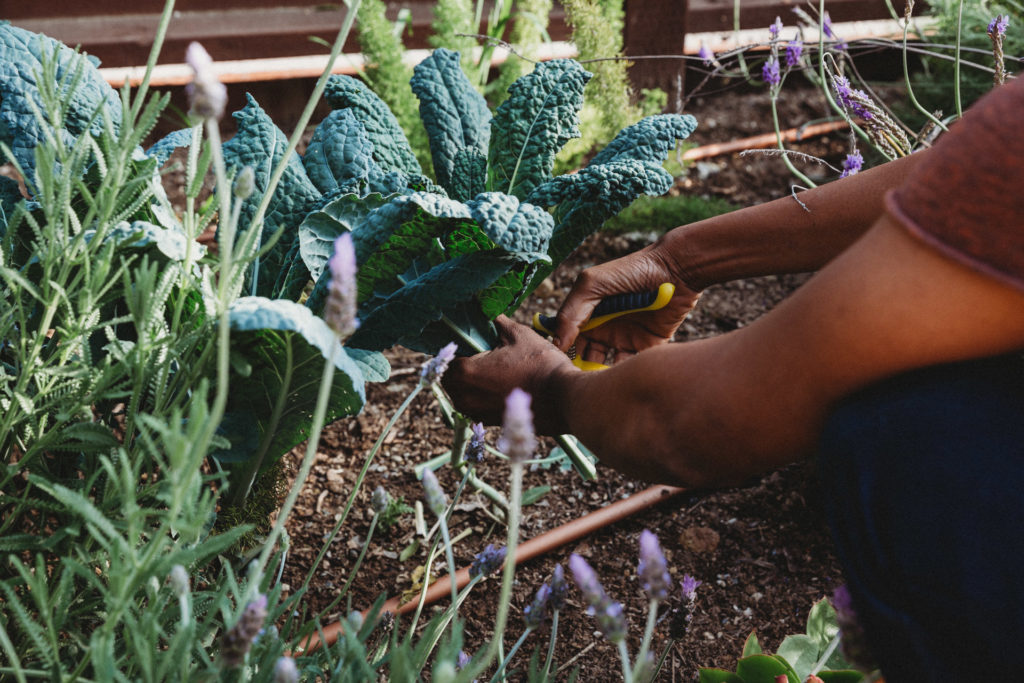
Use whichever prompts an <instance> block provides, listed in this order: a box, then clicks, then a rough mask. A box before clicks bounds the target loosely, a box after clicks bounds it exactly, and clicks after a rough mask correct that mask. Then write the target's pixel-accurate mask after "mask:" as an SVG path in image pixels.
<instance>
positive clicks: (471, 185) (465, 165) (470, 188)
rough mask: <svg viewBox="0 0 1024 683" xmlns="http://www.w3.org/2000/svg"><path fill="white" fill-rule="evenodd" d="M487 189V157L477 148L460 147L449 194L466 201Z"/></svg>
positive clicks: (456, 155) (453, 167)
mask: <svg viewBox="0 0 1024 683" xmlns="http://www.w3.org/2000/svg"><path fill="white" fill-rule="evenodd" d="M485 189H487V157H486V156H484V155H483V154H481V153H480V152H478V151H476V150H475V149H460V150H459V151H458V152H456V154H455V160H454V163H453V164H452V182H451V188H450V190H449V194H450V195H451V196H452V198H453V199H457V200H459V201H460V202H465V201H468V200H470V199H472V198H473V197H475V196H477V195H478V194H480V193H481V192H483V191H484V190H485Z"/></svg>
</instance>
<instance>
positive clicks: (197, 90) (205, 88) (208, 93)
mask: <svg viewBox="0 0 1024 683" xmlns="http://www.w3.org/2000/svg"><path fill="white" fill-rule="evenodd" d="M185 63H186V64H188V65H189V67H190V68H191V69H192V81H191V82H190V83H189V84H188V85H186V86H185V93H186V94H187V95H188V102H189V105H190V113H191V114H194V115H195V116H198V117H200V118H203V119H219V118H220V117H222V116H224V108H225V107H226V106H227V104H228V89H227V88H226V87H224V84H223V83H221V82H220V80H219V79H218V78H217V72H216V70H215V69H214V68H213V58H212V57H210V53H209V52H207V51H206V49H205V48H204V47H203V46H202V45H200V44H199V43H196V42H192V43H189V45H188V48H187V49H186V50H185Z"/></svg>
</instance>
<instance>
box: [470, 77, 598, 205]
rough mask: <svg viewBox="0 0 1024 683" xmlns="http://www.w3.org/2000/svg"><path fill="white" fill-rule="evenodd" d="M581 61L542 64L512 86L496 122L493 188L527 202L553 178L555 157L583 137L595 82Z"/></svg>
mask: <svg viewBox="0 0 1024 683" xmlns="http://www.w3.org/2000/svg"><path fill="white" fill-rule="evenodd" d="M590 77H591V74H590V73H588V72H587V71H585V70H584V69H583V67H582V66H580V65H579V64H578V63H577V62H575V61H573V60H570V59H556V60H552V61H550V62H542V63H540V64H538V65H537V67H536V68H535V69H534V70H533V72H532V73H530V74H527V75H526V76H523V77H522V78H520V79H519V80H517V81H516V82H515V83H513V84H512V86H511V87H510V88H509V97H508V99H507V100H505V102H503V103H502V104H501V106H500V107H498V111H497V112H496V113H495V115H494V119H492V120H491V142H490V149H489V151H488V159H487V161H488V167H487V173H488V178H487V186H488V189H490V190H494V191H497V192H505V193H506V194H511V195H515V196H516V197H519V198H520V199H525V198H526V197H527V196H528V195H529V194H530V192H532V191H533V189H534V188H535V187H537V186H538V185H540V184H541V183H543V182H545V181H547V180H549V179H550V178H551V171H552V168H553V166H554V163H555V155H556V154H557V153H558V151H559V150H560V149H561V148H562V146H563V145H564V144H565V143H566V142H568V141H569V140H571V139H572V138H576V137H579V135H580V132H579V111H580V108H581V107H582V106H583V86H585V85H586V84H587V81H588V80H590Z"/></svg>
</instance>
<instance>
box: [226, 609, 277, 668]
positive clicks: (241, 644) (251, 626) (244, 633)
mask: <svg viewBox="0 0 1024 683" xmlns="http://www.w3.org/2000/svg"><path fill="white" fill-rule="evenodd" d="M266 618H267V596H266V595H257V596H256V599H255V600H253V601H252V602H250V603H249V604H248V605H246V606H245V609H244V610H242V616H240V617H239V618H238V623H236V624H235V625H234V626H233V627H232V628H231V629H230V630H229V631H227V632H226V633H225V634H224V635H223V636H221V641H220V658H221V661H222V662H223V663H224V666H225V667H227V668H229V669H234V668H236V667H239V666H241V665H242V664H243V663H244V662H245V655H247V654H248V653H249V648H251V647H252V643H253V641H254V640H255V639H256V636H258V635H259V634H260V629H262V628H263V620H264V619H266Z"/></svg>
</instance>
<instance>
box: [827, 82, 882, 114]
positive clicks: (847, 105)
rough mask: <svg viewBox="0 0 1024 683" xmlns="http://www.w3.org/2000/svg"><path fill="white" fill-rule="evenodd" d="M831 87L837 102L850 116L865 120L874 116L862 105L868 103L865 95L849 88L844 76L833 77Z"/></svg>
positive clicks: (868, 99) (860, 91) (861, 91)
mask: <svg viewBox="0 0 1024 683" xmlns="http://www.w3.org/2000/svg"><path fill="white" fill-rule="evenodd" d="M832 87H833V88H834V89H835V91H836V98H837V99H838V100H839V104H840V105H842V106H843V108H844V109H848V110H849V111H850V114H852V115H853V116H859V117H860V118H862V119H865V120H868V119H870V118H872V117H873V116H874V115H873V114H872V113H871V112H870V111H868V109H867V108H866V107H865V106H864V104H863V103H864V102H867V101H870V98H869V97H868V95H867V93H865V92H864V91H863V90H858V89H857V88H853V87H851V86H850V81H849V79H847V78H846V76H834V77H833V78H832Z"/></svg>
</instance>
